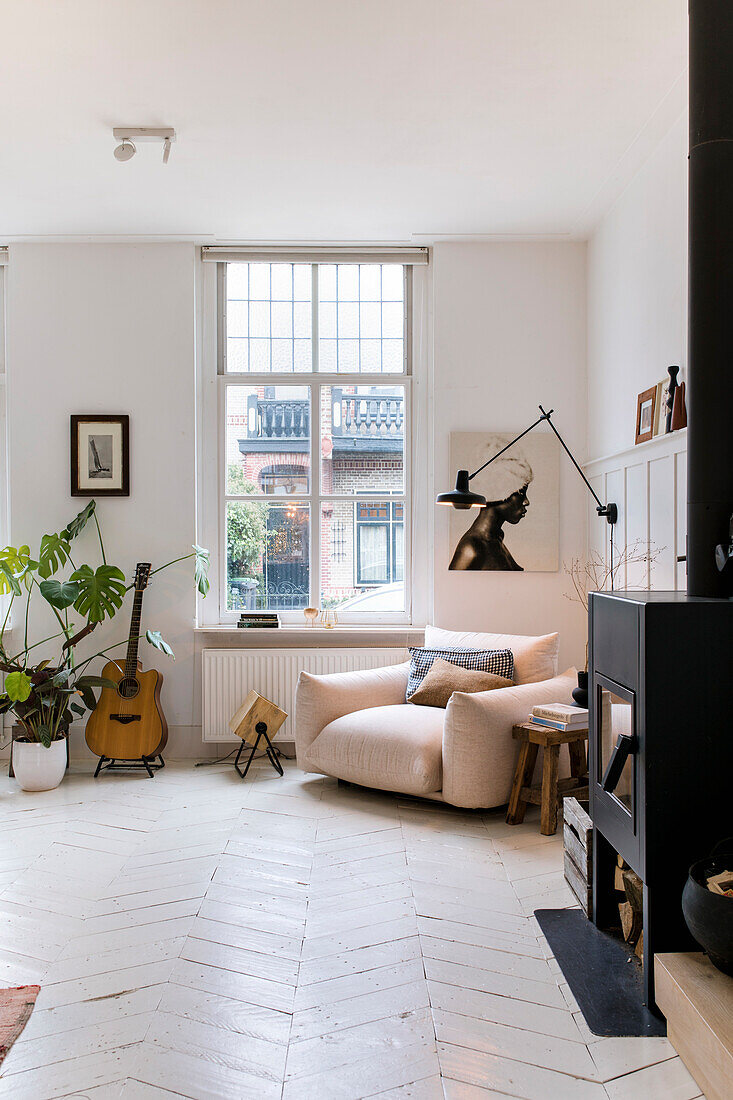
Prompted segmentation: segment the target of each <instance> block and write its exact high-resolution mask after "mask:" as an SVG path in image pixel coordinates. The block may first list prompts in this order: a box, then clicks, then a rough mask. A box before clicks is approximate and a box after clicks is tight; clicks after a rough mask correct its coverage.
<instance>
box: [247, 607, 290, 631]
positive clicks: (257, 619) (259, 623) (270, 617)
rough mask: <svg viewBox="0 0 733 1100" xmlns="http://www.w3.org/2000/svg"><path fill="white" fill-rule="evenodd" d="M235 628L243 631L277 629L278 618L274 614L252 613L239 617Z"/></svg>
mask: <svg viewBox="0 0 733 1100" xmlns="http://www.w3.org/2000/svg"><path fill="white" fill-rule="evenodd" d="M237 626H238V627H241V628H242V629H244V630H246V629H252V628H253V627H256V628H257V629H262V628H265V629H267V628H268V627H269V628H273V627H274V628H277V627H279V626H280V616H279V615H277V614H275V613H274V612H266V611H254V612H252V613H251V614H243V615H240V616H239V621H238V622H237Z"/></svg>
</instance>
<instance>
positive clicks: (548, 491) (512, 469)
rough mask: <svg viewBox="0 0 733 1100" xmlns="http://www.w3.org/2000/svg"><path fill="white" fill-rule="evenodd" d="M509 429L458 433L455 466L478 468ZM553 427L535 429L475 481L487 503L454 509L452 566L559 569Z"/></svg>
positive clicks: (557, 474)
mask: <svg viewBox="0 0 733 1100" xmlns="http://www.w3.org/2000/svg"><path fill="white" fill-rule="evenodd" d="M511 439H512V435H511V434H509V433H506V434H504V433H501V434H499V433H495V432H454V433H453V434H452V435H451V469H452V470H469V471H473V470H477V469H478V468H479V467H480V466H482V465H483V463H484V462H486V461H487V459H489V458H490V457H491V456H492V455H495V454H498V452H499V451H501V449H502V448H503V447H505V446H506V445H507V443H509V442H510V441H511ZM559 447H560V445H559V443H558V441H557V439H556V438H555V436H554V435H553V434H552V433H551V432H542V431H534V432H531V433H530V434H529V435H527V436H525V437H524V439H522V441H521V442H520V443H518V444H516V445H515V446H514V447H512V448H511V449H510V450H509V451H507V452H506V454H505V455H502V456H501V457H500V458H497V459H496V461H494V462H492V463H491V465H490V466H487V468H486V469H485V470H484V471H482V473H480V474H478V475H477V476H476V477H475V478H474V479H473V481H472V482H471V489H472V490H473V491H474V492H476V493H481V495H482V496H484V497H486V501H487V504H486V507H485V508H470V509H468V510H467V511H456V510H454V509H451V521H450V522H451V547H452V557H451V562H450V566H449V568H450V569H460V570H477V569H481V570H498V571H520V570H523V571H525V572H549V573H552V572H556V571H557V569H558V565H559V557H558V555H559V548H558V544H559V527H560V455H559Z"/></svg>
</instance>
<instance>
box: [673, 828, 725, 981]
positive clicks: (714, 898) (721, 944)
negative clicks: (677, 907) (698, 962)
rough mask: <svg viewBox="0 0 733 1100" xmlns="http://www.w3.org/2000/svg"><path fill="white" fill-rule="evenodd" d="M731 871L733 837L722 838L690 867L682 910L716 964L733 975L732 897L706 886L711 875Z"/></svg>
mask: <svg viewBox="0 0 733 1100" xmlns="http://www.w3.org/2000/svg"><path fill="white" fill-rule="evenodd" d="M729 870H733V837H731V838H729V839H728V840H723V841H721V842H720V844H718V845H716V847H715V848H714V849H713V851H712V854H711V855H710V856H709V857H708V858H707V859H701V860H700V861H699V862H698V863H693V865H692V867H690V873H689V875H688V878H687V882H686V883H685V888H684V890H683V891H682V912H683V914H684V917H685V921H686V922H687V927H688V928H689V929H690V932H692V935H693V936H694V938H695V939H696V940H697V942H698V943H699V944H700V947H702V949H703V951H704V952H705V953H706V954H707V956H708V958H709V959H710V962H711V963H712V964H713V966H717V968H718V970H722V971H723V973H724V974H730V975H732V976H733V898H729V897H726V896H725V895H724V894H714V893H713V892H712V891H711V890H708V888H707V880H708V876H709V875H717V874H719V873H720V872H721V871H729Z"/></svg>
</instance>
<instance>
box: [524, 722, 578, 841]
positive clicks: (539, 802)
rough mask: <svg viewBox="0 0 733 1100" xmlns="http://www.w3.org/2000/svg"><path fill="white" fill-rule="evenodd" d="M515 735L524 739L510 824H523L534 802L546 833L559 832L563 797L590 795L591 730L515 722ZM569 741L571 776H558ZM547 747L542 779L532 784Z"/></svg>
mask: <svg viewBox="0 0 733 1100" xmlns="http://www.w3.org/2000/svg"><path fill="white" fill-rule="evenodd" d="M512 737H513V738H514V740H515V741H520V742H521V746H520V749H519V759H518V760H517V770H516V771H515V773H514V782H513V783H512V793H511V795H510V796H509V809H508V810H507V815H506V823H507V825H520V824H521V823H522V822H523V821H524V811H525V810H526V809H527V803H528V802H532V803H534V805H536V806H540V808H541V825H540V832H541V833H542V834H543V836H552V834H553V833H555V832H557V807H558V803H559V801H560V799H561V798H564V797H565V796H566V795H570V794H572V795H575V797H576V798H587V797H588V768H587V766H586V762H585V743H586V741H587V740H588V730H556V729H552V728H551V727H550V726H547V727H544V726H535V725H533V724H532V723H531V722H525V723H524V724H523V725H521V726H515V727H514V729H513V730H512ZM561 745H567V747H568V752H569V753H570V778H569V779H558V776H557V772H558V765H559V761H560V746H561ZM540 747H541V748H543V749H544V758H543V761H542V783H541V785H539V786H535V787H532V786H530V784H531V782H532V776H533V774H534V767H535V764H536V763H537V752H538V750H539V749H540Z"/></svg>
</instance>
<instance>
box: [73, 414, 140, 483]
mask: <svg viewBox="0 0 733 1100" xmlns="http://www.w3.org/2000/svg"><path fill="white" fill-rule="evenodd" d="M71 495H72V496H73V497H102V496H106V497H129V495H130V417H129V416H127V415H126V414H124V415H121V416H95V415H89V416H81V415H80V416H72V417H71Z"/></svg>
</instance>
